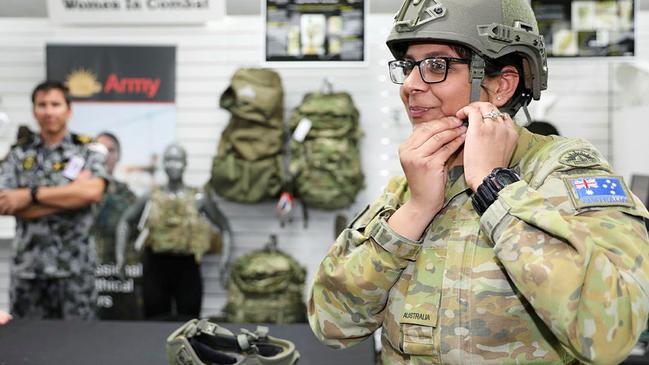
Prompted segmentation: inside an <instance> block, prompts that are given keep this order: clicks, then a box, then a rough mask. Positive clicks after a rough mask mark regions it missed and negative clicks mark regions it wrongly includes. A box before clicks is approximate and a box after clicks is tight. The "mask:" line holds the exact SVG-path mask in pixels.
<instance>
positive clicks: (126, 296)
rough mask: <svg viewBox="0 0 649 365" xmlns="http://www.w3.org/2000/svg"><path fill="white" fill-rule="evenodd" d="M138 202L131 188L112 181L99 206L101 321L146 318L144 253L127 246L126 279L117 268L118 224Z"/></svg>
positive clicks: (96, 232) (95, 229)
mask: <svg viewBox="0 0 649 365" xmlns="http://www.w3.org/2000/svg"><path fill="white" fill-rule="evenodd" d="M135 199H136V197H135V194H133V192H132V191H131V189H129V188H128V185H126V184H125V183H123V182H120V181H117V180H115V179H114V178H111V180H110V181H109V182H108V187H107V188H106V192H105V193H104V197H103V199H102V200H101V202H100V203H99V204H98V206H97V210H96V214H95V223H94V226H93V228H92V235H93V237H94V238H95V242H96V246H97V256H98V258H99V263H98V266H97V271H96V273H95V276H96V286H97V291H98V295H99V297H98V315H99V318H101V319H122V320H126V319H141V318H142V317H143V315H144V314H143V311H144V309H143V308H144V307H143V299H142V260H141V255H140V253H139V252H138V251H137V250H135V248H134V247H133V245H127V247H126V248H125V252H124V258H125V264H126V267H125V270H124V272H123V273H121V274H124V276H121V275H119V274H118V272H117V271H118V269H117V267H116V264H115V261H116V258H115V246H116V245H115V234H116V231H117V224H118V223H119V220H120V218H121V217H122V214H123V213H124V212H125V211H126V209H127V208H128V207H129V206H131V205H133V204H134V203H135Z"/></svg>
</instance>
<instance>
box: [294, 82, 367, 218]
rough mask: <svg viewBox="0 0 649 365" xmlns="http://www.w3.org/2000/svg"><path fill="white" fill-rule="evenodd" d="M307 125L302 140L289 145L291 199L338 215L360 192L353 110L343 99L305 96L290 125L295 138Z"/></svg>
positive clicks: (332, 95)
mask: <svg viewBox="0 0 649 365" xmlns="http://www.w3.org/2000/svg"><path fill="white" fill-rule="evenodd" d="M305 120H308V121H309V122H310V123H311V129H310V130H309V132H308V134H307V135H306V137H305V138H304V140H297V139H296V138H292V139H291V143H290V148H291V162H290V172H291V175H292V176H293V179H294V185H295V189H296V195H297V196H298V197H299V198H300V199H301V200H302V201H303V202H304V203H306V205H307V206H309V207H312V208H319V209H339V208H344V207H347V206H349V205H351V204H352V203H353V202H354V199H355V198H356V194H358V192H359V191H360V190H361V189H362V188H363V186H364V178H363V171H362V169H361V158H360V149H359V147H358V143H359V139H360V138H361V136H362V132H361V130H360V127H359V124H358V110H357V109H356V107H355V106H354V102H353V100H352V98H351V96H350V95H349V94H347V93H344V92H341V93H328V94H327V93H308V94H306V95H305V96H304V99H303V100H302V103H301V104H300V106H298V107H297V108H296V109H295V110H294V111H293V113H292V114H291V118H290V121H289V125H290V127H291V131H292V132H295V130H296V129H297V128H298V125H300V123H303V121H305Z"/></svg>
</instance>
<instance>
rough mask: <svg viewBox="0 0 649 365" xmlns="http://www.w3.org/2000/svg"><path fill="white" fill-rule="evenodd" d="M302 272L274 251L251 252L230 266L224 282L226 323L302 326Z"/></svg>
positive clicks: (303, 318)
mask: <svg viewBox="0 0 649 365" xmlns="http://www.w3.org/2000/svg"><path fill="white" fill-rule="evenodd" d="M305 277H306V271H305V269H304V268H303V267H302V266H301V265H300V264H299V263H298V262H297V261H295V259H294V258H292V257H291V256H289V255H288V254H286V253H284V252H282V251H280V250H277V249H268V248H267V249H263V250H257V251H253V252H251V253H248V254H246V255H244V256H241V257H240V258H238V259H237V260H236V261H235V262H234V264H233V265H232V270H231V272H230V278H229V281H228V302H227V304H226V306H225V308H224V310H223V311H224V313H225V318H226V321H228V322H239V323H296V322H306V308H305V305H304V300H303V298H302V295H303V293H304V279H305Z"/></svg>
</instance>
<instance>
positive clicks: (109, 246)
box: [92, 179, 140, 264]
mask: <svg viewBox="0 0 649 365" xmlns="http://www.w3.org/2000/svg"><path fill="white" fill-rule="evenodd" d="M133 203H135V194H133V192H132V191H131V189H129V188H128V185H126V184H124V183H123V182H119V181H117V180H115V179H111V180H110V181H109V183H108V187H107V188H106V192H105V193H104V196H103V198H102V200H101V202H100V203H99V204H98V205H97V209H96V214H95V224H94V226H93V228H92V233H93V236H94V237H95V242H96V246H97V256H98V258H99V262H100V263H114V262H115V231H116V228H117V223H119V220H120V218H121V217H122V214H123V213H124V212H125V211H126V209H127V208H128V207H129V206H131V205H133ZM136 262H140V259H139V255H138V254H137V252H135V250H127V253H126V263H127V264H129V263H136Z"/></svg>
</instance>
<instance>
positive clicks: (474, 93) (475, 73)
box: [469, 52, 485, 103]
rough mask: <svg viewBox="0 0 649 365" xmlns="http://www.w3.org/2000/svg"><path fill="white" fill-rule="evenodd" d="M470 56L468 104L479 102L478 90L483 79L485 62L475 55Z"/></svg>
mask: <svg viewBox="0 0 649 365" xmlns="http://www.w3.org/2000/svg"><path fill="white" fill-rule="evenodd" d="M472 53H473V54H472V55H471V65H470V77H471V80H470V81H471V100H469V102H470V103H473V102H475V101H480V89H481V88H482V80H483V79H484V75H485V72H484V69H485V62H484V59H482V57H480V56H479V55H478V54H477V53H475V52H472Z"/></svg>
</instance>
